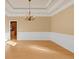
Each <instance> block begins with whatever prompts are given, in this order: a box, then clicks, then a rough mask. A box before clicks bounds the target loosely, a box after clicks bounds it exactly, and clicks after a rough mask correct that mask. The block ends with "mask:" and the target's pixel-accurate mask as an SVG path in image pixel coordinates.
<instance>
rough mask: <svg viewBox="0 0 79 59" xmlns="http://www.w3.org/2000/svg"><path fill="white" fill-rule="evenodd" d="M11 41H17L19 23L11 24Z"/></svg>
mask: <svg viewBox="0 0 79 59" xmlns="http://www.w3.org/2000/svg"><path fill="white" fill-rule="evenodd" d="M10 39H11V40H17V21H11V22H10Z"/></svg>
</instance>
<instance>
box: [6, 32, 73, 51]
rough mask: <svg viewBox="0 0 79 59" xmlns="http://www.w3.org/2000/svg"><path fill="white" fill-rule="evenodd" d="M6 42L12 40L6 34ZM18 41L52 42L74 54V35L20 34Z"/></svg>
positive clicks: (48, 33) (53, 33)
mask: <svg viewBox="0 0 79 59" xmlns="http://www.w3.org/2000/svg"><path fill="white" fill-rule="evenodd" d="M5 37H6V40H7V39H10V35H9V33H6V36H5ZM17 39H18V40H51V41H53V42H55V43H57V44H59V45H60V46H62V47H64V48H66V49H68V50H69V51H71V52H74V37H73V36H72V35H66V34H60V33H55V32H18V33H17Z"/></svg>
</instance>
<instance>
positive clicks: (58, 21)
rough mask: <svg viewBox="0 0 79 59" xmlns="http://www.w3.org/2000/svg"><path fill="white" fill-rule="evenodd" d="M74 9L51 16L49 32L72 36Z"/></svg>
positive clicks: (71, 7) (69, 8) (70, 8)
mask: <svg viewBox="0 0 79 59" xmlns="http://www.w3.org/2000/svg"><path fill="white" fill-rule="evenodd" d="M73 8H74V7H73V6H70V7H68V8H67V9H65V10H63V11H61V12H59V13H58V14H56V15H54V16H52V20H51V25H52V26H51V31H52V32H57V33H63V34H71V35H73V34H74V9H73Z"/></svg>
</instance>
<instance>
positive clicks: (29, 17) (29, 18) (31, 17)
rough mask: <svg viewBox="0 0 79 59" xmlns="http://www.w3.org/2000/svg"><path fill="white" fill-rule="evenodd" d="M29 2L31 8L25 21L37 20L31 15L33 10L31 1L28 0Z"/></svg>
mask: <svg viewBox="0 0 79 59" xmlns="http://www.w3.org/2000/svg"><path fill="white" fill-rule="evenodd" d="M28 1H29V8H28V9H29V14H28V16H27V17H26V18H25V20H28V21H32V20H34V19H35V17H34V16H32V15H31V8H30V2H31V0H28Z"/></svg>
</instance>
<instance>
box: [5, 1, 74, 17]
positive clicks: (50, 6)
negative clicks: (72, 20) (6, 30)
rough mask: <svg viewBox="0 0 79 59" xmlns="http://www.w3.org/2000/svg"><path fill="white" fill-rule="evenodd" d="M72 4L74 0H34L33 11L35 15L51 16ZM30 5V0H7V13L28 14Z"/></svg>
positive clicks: (13, 14)
mask: <svg viewBox="0 0 79 59" xmlns="http://www.w3.org/2000/svg"><path fill="white" fill-rule="evenodd" d="M72 4H73V0H32V1H31V12H32V15H35V16H51V15H53V14H55V13H57V12H58V11H61V10H63V9H65V8H67V7H68V6H70V5H72ZM28 6H29V5H28V0H6V9H5V10H6V15H7V16H24V15H28Z"/></svg>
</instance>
